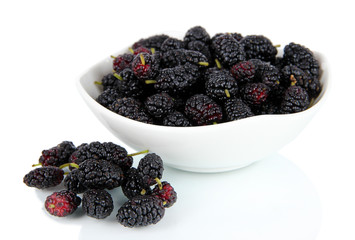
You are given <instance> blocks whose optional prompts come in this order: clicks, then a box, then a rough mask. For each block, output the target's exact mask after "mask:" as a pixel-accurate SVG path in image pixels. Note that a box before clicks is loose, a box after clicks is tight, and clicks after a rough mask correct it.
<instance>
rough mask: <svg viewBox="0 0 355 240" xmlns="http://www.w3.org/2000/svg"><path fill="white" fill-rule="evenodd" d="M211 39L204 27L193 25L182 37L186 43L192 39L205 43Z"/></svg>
mask: <svg viewBox="0 0 355 240" xmlns="http://www.w3.org/2000/svg"><path fill="white" fill-rule="evenodd" d="M210 40H211V37H210V35H209V34H208V32H207V31H206V29H205V28H203V27H201V26H195V27H192V28H190V29H189V30H187V32H186V34H185V37H184V42H186V43H187V44H188V43H190V42H193V41H201V42H203V43H205V44H209V42H210Z"/></svg>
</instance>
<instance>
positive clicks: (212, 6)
mask: <svg viewBox="0 0 355 240" xmlns="http://www.w3.org/2000/svg"><path fill="white" fill-rule="evenodd" d="M350 2H351V1H341V0H340V1H292V2H287V1H240V2H239V1H223V0H219V1H210V2H209V1H65V0H62V1H37V0H34V1H16V0H14V1H1V3H0V26H1V28H0V32H1V37H0V63H1V64H0V79H1V90H2V91H1V94H0V100H1V101H0V104H1V117H0V119H1V124H0V129H1V132H0V136H1V161H2V172H1V175H0V177H1V181H0V184H1V198H0V201H1V204H0V206H1V211H0V213H1V215H0V216H1V219H2V220H3V223H2V224H1V235H2V236H3V237H5V236H8V239H15V238H20V237H22V238H25V237H26V238H27V239H38V240H40V239H64V238H65V239H78V238H80V239H90V238H91V237H94V236H95V238H97V236H96V235H95V234H92V233H95V232H97V233H100V232H101V233H102V231H103V230H102V229H104V230H105V231H106V232H110V231H111V230H112V229H115V230H117V229H118V230H117V239H118V238H120V231H121V230H120V229H122V234H123V233H124V234H126V235H125V236H126V237H127V238H126V239H135V238H138V237H140V238H141V237H142V235H144V234H146V236H148V238H149V239H150V237H149V236H153V235H149V234H151V233H152V232H153V231H154V232H155V233H156V234H157V235H156V236H158V235H159V234H161V233H164V234H165V236H166V239H169V236H170V239H175V237H177V236H178V237H180V238H182V237H184V238H186V239H192V238H195V237H200V238H205V239H209V238H216V237H217V236H221V239H227V238H228V239H229V238H230V239H258V240H263V239H279V238H278V236H281V235H282V234H283V235H282V236H284V237H287V233H282V232H283V231H284V230H285V229H286V230H287V229H293V230H295V229H297V227H298V226H299V229H298V232H299V236H303V235H302V234H304V236H306V235H307V232H306V231H308V230H309V231H310V233H309V235H307V236H314V234H315V233H318V236H317V238H316V239H317V240H334V239H341V240H354V239H355V232H354V230H353V229H354V226H355V196H354V189H355V188H354V183H355V168H354V167H355V162H354V161H355V156H354V147H355V146H354V143H355V141H354V136H355V127H354V124H355V117H354V114H353V112H354V103H355V102H354V98H355V97H354V92H355V83H354V81H355V77H354V69H355V67H354V63H355V61H354V56H355V51H354V27H353V23H354V22H355V17H354V13H353V7H351V5H350ZM195 25H201V26H203V27H205V28H206V29H207V31H208V32H211V33H217V32H240V33H242V34H243V35H248V34H263V35H266V36H268V37H269V38H270V39H271V40H272V41H273V42H274V44H278V43H281V44H287V43H288V42H291V41H293V42H297V43H301V44H303V45H306V46H307V47H309V48H310V49H312V50H315V51H318V52H321V53H322V54H323V55H324V56H325V57H326V58H327V60H328V63H329V72H330V81H331V89H330V94H329V97H328V98H327V99H326V102H325V104H324V105H323V107H322V108H321V110H320V111H319V113H318V114H317V115H316V116H315V117H314V118H313V120H312V122H311V123H310V124H309V125H308V126H307V127H306V128H305V129H304V131H303V132H302V133H301V134H300V135H299V136H298V137H297V139H295V140H294V141H293V142H292V143H290V144H289V145H287V146H286V147H284V148H283V149H282V150H281V151H280V152H279V153H277V154H275V157H274V158H273V159H267V160H265V161H264V162H263V161H262V162H260V163H258V164H256V165H253V166H251V167H250V168H247V169H244V170H240V171H234V172H230V173H226V174H211V175H205V174H202V175H201V174H191V173H184V172H180V171H176V170H174V169H167V172H166V174H165V176H166V177H167V178H170V179H173V180H172V182H174V183H175V186H176V187H178V188H179V189H180V192H181V194H180V200H179V201H180V202H179V203H180V204H177V205H176V207H175V208H174V207H173V208H172V209H169V212H167V213H166V219H163V221H162V222H161V223H159V224H157V225H156V226H153V227H152V228H150V229H149V230H133V231H132V230H129V231H128V230H127V229H123V227H121V226H120V225H119V224H117V223H114V221H108V220H107V221H103V222H98V221H92V220H91V219H90V220H81V218H83V219H86V217H85V216H80V214H77V215H76V216H74V217H70V218H68V219H59V220H58V219H56V218H54V217H51V216H49V215H48V214H46V212H45V210H44V208H43V200H44V198H45V196H46V195H48V194H49V193H50V192H46V191H44V192H41V191H38V190H35V189H30V188H28V187H26V186H25V185H24V184H23V183H22V178H23V176H24V175H25V174H26V173H27V172H28V171H29V170H31V165H32V164H33V163H35V162H37V160H38V157H39V155H40V152H41V151H42V150H43V149H46V148H50V147H52V146H54V145H56V144H57V143H59V142H61V141H63V140H71V141H73V142H74V143H75V144H76V145H79V144H80V143H83V142H91V141H95V140H98V141H114V142H116V143H120V142H119V141H118V140H117V139H115V138H114V137H113V136H112V135H111V134H110V133H109V132H108V131H107V130H106V129H105V128H104V127H103V126H102V125H101V124H100V123H99V121H98V120H97V119H95V118H94V115H93V114H92V113H91V112H90V111H89V109H88V108H87V107H86V106H85V104H84V102H83V101H82V99H81V98H80V96H79V95H78V92H77V89H76V88H75V81H76V80H77V78H78V77H79V76H80V74H81V73H83V72H84V71H85V70H86V69H87V68H88V67H90V66H91V65H93V64H94V63H96V62H98V61H99V60H101V59H103V58H105V57H107V56H109V55H111V54H112V53H114V52H116V51H118V50H120V49H121V48H122V47H123V46H127V45H130V44H131V43H133V42H134V41H136V40H138V39H140V38H141V37H148V36H150V35H153V34H154V33H156V32H162V31H165V30H176V31H182V32H185V31H186V30H187V29H189V28H190V27H193V26H195ZM275 166H276V167H275ZM274 174H275V175H274ZM258 176H259V177H260V178H261V177H267V179H268V180H266V181H268V183H270V184H273V183H275V184H276V185H273V186H277V187H273V188H272V191H273V193H275V195H274V196H267V197H265V196H266V195H264V196H263V197H264V199H266V200H267V201H269V202H274V203H277V201H276V200H277V199H278V198H279V197H280V196H281V194H278V192H280V191H285V190H287V189H289V188H288V187H290V189H291V187H295V186H296V187H300V186H301V187H300V188H299V189H298V190H296V192H293V191H290V197H292V198H296V199H298V198H299V199H300V200H302V201H308V200H309V201H308V202H309V203H310V209H304V208H300V209H299V210H297V209H296V210H295V209H294V205H292V206H291V207H290V209H288V208H287V205H285V206H283V208H282V209H281V210H284V211H285V221H284V222H283V223H282V222H279V223H277V224H276V225H273V228H269V229H267V226H269V225H270V222H269V221H268V220H267V217H265V216H266V215H262V216H264V219H263V220H266V221H265V222H261V221H260V219H258V216H261V215H260V213H261V212H264V213H265V212H267V210H268V209H267V208H268V207H270V205H269V204H266V203H265V201H264V200H263V199H261V200H260V201H258V202H255V203H254V204H255V205H253V206H251V205H248V200H247V199H244V198H243V197H245V195H248V194H249V195H248V196H249V197H250V194H251V191H252V190H250V191H248V189H249V187H250V186H252V187H253V188H254V189H253V191H260V190H261V189H264V187H265V186H264V185H263V184H262V182H263V181H258V179H257V177H258ZM272 176H277V177H275V178H273V177H272ZM254 177H256V179H255V178H254ZM239 178H242V179H243V181H246V182H245V184H244V183H243V182H239V183H238V184H236V185H234V186H233V187H234V188H233V190H231V191H228V192H227V193H226V192H225V191H224V190H223V189H222V190H221V188H219V187H220V186H229V185H228V184H230V182H228V179H229V180H231V179H232V180H233V179H234V180H235V179H239ZM298 180H299V181H298ZM247 181H248V182H247ZM251 182H252V185H251ZM280 182H284V185H282V186H281V185H278V183H279V184H280ZM189 183H192V184H194V185H193V186H194V188H192V187H191V185H189ZM200 183H201V187H199V184H200ZM259 183H260V184H259ZM225 184H227V185H225ZM208 186H211V188H208ZM302 186H304V188H303V187H302ZM229 187H232V186H229ZM269 187H270V186H269ZM292 189H293V188H292ZM207 193H208V194H207ZM298 193H301V196H299V194H298ZM189 194H190V195H189ZM191 194H195V195H196V194H199V195H200V196H201V197H200V196H195V195H191ZM216 194H217V196H220V197H221V198H218V197H216ZM218 194H220V195H218ZM292 194H294V195H292ZM201 198H202V200H201ZM228 198H232V199H233V198H235V199H237V200H238V201H236V202H235V204H233V203H231V202H228V200H226V201H225V203H226V204H227V205H224V202H223V201H222V199H228ZM190 200H191V202H189V201H190ZM200 200H201V201H202V202H203V203H201V202H199V201H200ZM192 201H193V203H192ZM267 201H266V202H267ZM275 201H276V202H275ZM228 204H230V205H228ZM238 204H244V205H239V206H241V208H238V209H239V210H240V209H245V211H242V212H238V214H239V215H237V216H236V218H237V219H238V216H243V218H240V219H238V221H237V222H236V225H235V227H233V225H232V224H231V223H228V222H227V223H226V222H223V218H222V219H220V221H217V220H218V219H214V222H213V223H210V222H209V223H207V222H206V221H205V219H206V216H207V218H208V216H209V215H211V214H212V215H213V214H214V215H216V214H215V213H211V209H213V210H218V209H223V208H226V206H228V209H224V210H227V211H228V210H230V211H233V209H235V206H237V205H238ZM249 204H251V203H250V202H249ZM219 205H220V208H217V207H216V206H219ZM201 206H203V208H201ZM275 207H277V206H275ZM291 208H292V209H291ZM318 208H319V210H318ZM279 210H280V209H279ZM194 211H195V212H194ZM248 211H250V212H249V213H248ZM295 211H300V212H301V213H302V214H300V216H299V218H298V219H297V221H299V220H302V219H303V221H299V222H297V221H292V220H290V219H289V218H288V216H290V215H287V214H288V213H290V214H291V213H292V214H295ZM307 211H309V216H307ZM320 212H321V214H320ZM193 213H196V214H195V215H194V214H193ZM236 214H237V213H236ZM272 214H273V212H270V216H269V217H270V219H271V220H272V219H273V216H272ZM281 214H282V213H278V216H280V215H281ZM113 215H115V213H113ZM205 215H206V216H205ZM184 216H185V217H186V218H184ZM218 216H219V217H223V216H222V215H218ZM292 216H295V215H292ZM292 216H291V217H292ZM79 217H80V218H79ZM112 219H114V216H113V218H112ZM188 219H190V220H188ZM318 219H319V223H318ZM320 219H321V220H320ZM313 220H314V221H313ZM184 221H187V223H188V224H184ZM307 221H310V222H309V223H308V222H307ZM312 221H313V222H312ZM82 222H85V223H86V224H87V225H84V224H82ZM171 224H174V225H175V226H177V227H181V228H180V231H181V233H184V234H185V235H183V234H182V235H176V234H175V235H172V236H171V235H170V234H169V233H168V232H169V231H167V229H168V228H169V227H171ZM204 224H205V226H206V228H203V225H204ZM278 224H279V225H278ZM288 224H289V225H288ZM290 224H292V226H291V225H290ZM298 224H299V225H298ZM312 224H313V225H312ZM319 224H320V225H319ZM306 225H309V226H311V227H310V228H309V229H308V228H307V226H306ZM195 226H196V227H195ZM223 226H226V227H223ZM241 226H242V227H243V229H242V227H241ZM263 226H264V227H263ZM265 226H266V227H265ZM319 226H320V227H319ZM164 227H166V229H164ZM194 227H195V228H197V227H199V228H200V229H201V230H199V231H196V230H194ZM254 227H255V228H254ZM311 228H312V230H310V229H311ZM175 230H176V229H175ZM295 232H297V231H295ZM204 233H205V234H204ZM206 233H208V234H206ZM281 233H282V234H281ZM289 235H290V236H288V239H297V237H295V236H298V235H297V234H296V235H295V234H293V233H291V232H290V233H289ZM273 236H274V237H273ZM108 237H112V236H107V238H108ZM284 239H286V238H284ZM304 239H306V238H303V239H299V240H304ZM307 239H308V238H307ZM309 239H312V238H311V237H310V238H309ZM313 239H314V237H313Z"/></svg>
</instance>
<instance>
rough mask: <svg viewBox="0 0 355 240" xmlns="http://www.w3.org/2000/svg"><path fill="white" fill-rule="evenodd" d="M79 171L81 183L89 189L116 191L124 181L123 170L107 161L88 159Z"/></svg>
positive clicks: (80, 166)
mask: <svg viewBox="0 0 355 240" xmlns="http://www.w3.org/2000/svg"><path fill="white" fill-rule="evenodd" d="M78 171H79V172H78V179H79V181H80V182H81V183H82V184H83V185H84V186H85V187H86V188H88V189H105V188H106V189H114V188H116V187H119V186H121V183H122V181H123V171H122V170H121V168H120V167H119V166H117V165H116V164H113V163H111V162H109V161H106V160H93V159H88V160H86V161H85V162H83V163H81V164H80V165H79V168H78Z"/></svg>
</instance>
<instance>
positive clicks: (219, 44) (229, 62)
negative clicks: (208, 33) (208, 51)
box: [211, 34, 246, 68]
mask: <svg viewBox="0 0 355 240" xmlns="http://www.w3.org/2000/svg"><path fill="white" fill-rule="evenodd" d="M211 48H212V50H213V52H214V54H215V56H216V58H217V59H218V60H219V61H220V62H221V64H222V65H224V66H226V67H227V68H230V67H232V66H233V65H235V64H236V63H238V62H242V61H245V60H246V56H245V51H244V48H243V46H242V45H241V44H240V43H239V42H238V41H237V40H235V39H234V38H233V37H232V36H231V35H229V34H222V35H221V36H219V37H217V38H215V39H214V40H213V41H212V44H211Z"/></svg>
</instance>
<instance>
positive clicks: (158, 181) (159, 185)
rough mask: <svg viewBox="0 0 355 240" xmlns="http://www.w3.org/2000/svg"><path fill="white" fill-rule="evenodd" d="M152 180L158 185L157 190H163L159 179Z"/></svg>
mask: <svg viewBox="0 0 355 240" xmlns="http://www.w3.org/2000/svg"><path fill="white" fill-rule="evenodd" d="M154 180H155V181H156V182H157V183H158V187H159V190H162V189H163V184H162V183H161V181H160V179H159V178H154Z"/></svg>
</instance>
